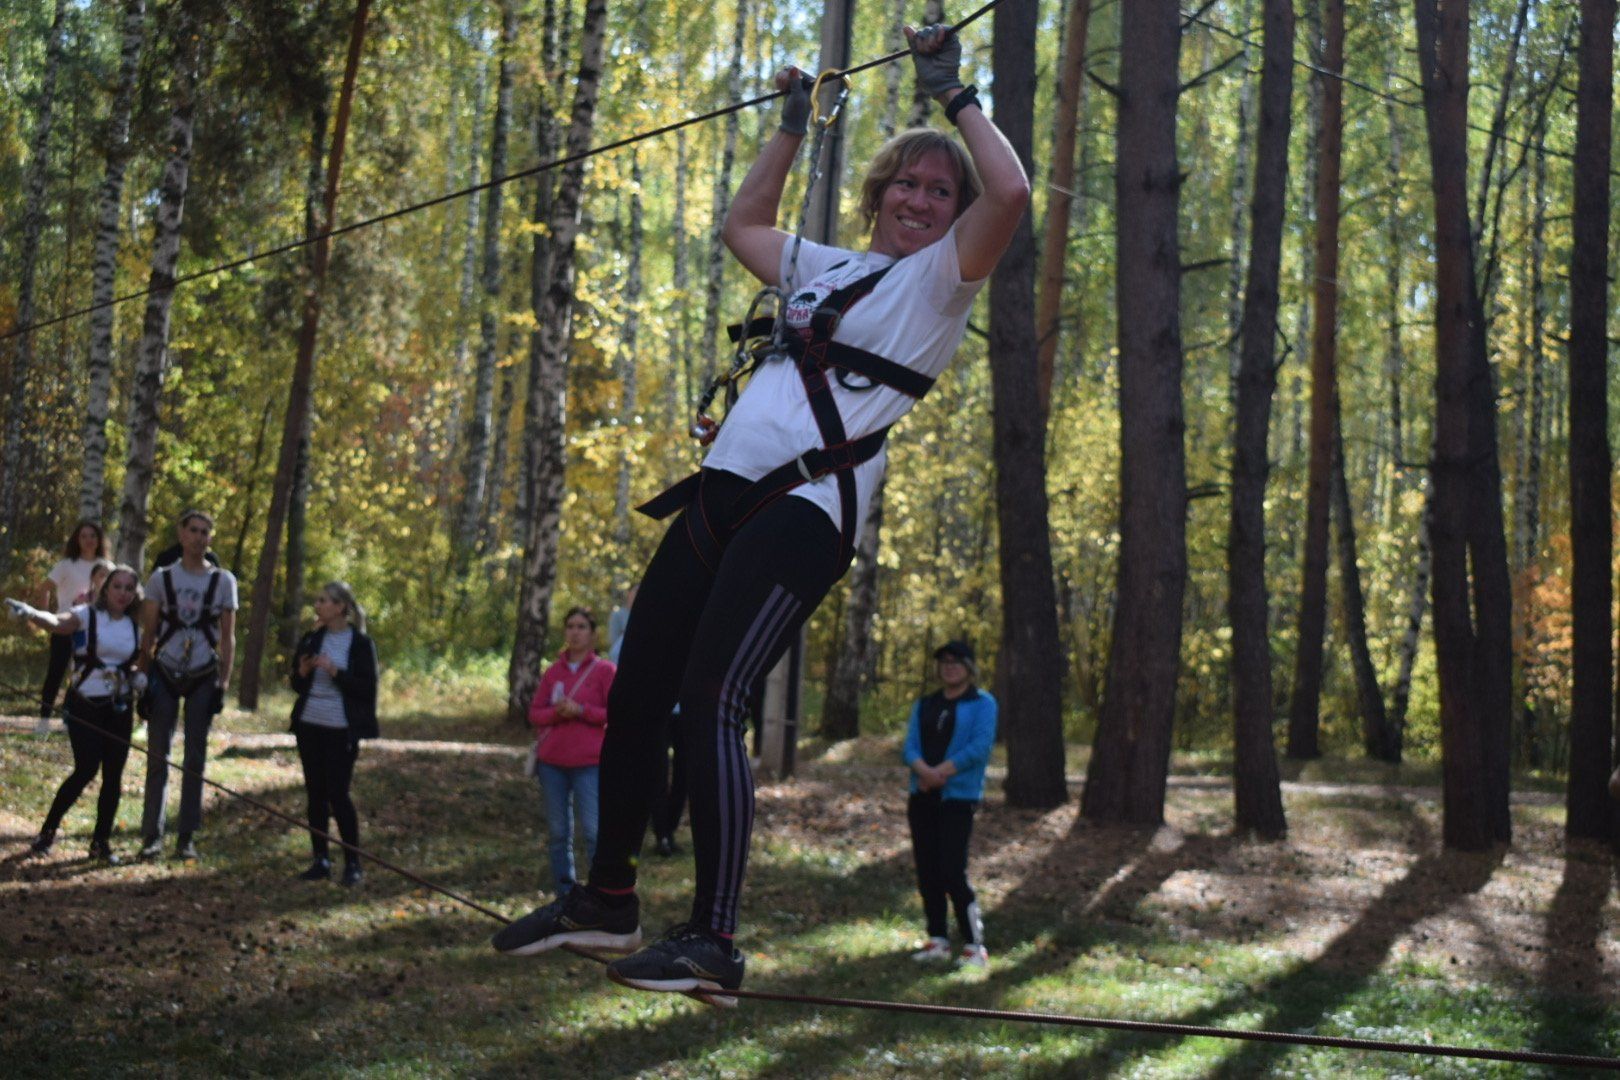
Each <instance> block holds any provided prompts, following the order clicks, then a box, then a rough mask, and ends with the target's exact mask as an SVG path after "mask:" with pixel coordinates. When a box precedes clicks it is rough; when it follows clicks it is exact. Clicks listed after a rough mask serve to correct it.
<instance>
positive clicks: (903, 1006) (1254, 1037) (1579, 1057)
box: [0, 687, 1620, 1072]
mask: <svg viewBox="0 0 1620 1080" xmlns="http://www.w3.org/2000/svg"><path fill="white" fill-rule="evenodd" d="M0 689H7V688H5V687H0ZM73 722H74V723H79V724H83V725H84V726H85V727H87V728H89V729H90V730H92V731H95V732H98V733H99V734H101V735H102V736H104V737H106V738H109V739H112V740H113V741H115V742H119V743H122V744H123V745H125V746H127V747H129V748H130V749H131V750H135V751H138V752H140V753H142V754H146V755H147V756H151V752H150V751H149V750H147V749H146V748H145V747H143V746H137V745H136V744H135V743H134V742H132V741H130V740H128V739H124V738H120V737H119V736H117V735H115V734H113V733H112V732H110V731H107V730H106V729H104V728H101V727H99V726H97V725H96V724H92V723H90V722H89V721H86V720H81V719H79V718H78V717H74V718H73ZM166 764H167V765H168V766H169V768H171V769H174V770H175V771H176V772H178V773H180V774H181V775H183V776H193V775H195V774H193V773H192V772H191V770H189V769H187V768H186V767H185V766H183V765H181V764H178V763H177V762H175V761H173V760H172V759H171V760H169V761H167V762H166ZM196 779H198V780H201V781H202V782H203V783H204V784H207V785H208V786H209V787H211V788H213V789H215V790H216V791H221V792H223V793H224V794H226V795H227V796H229V797H231V798H233V799H238V800H240V801H241V802H244V803H246V804H247V805H249V806H252V807H254V808H255V809H257V810H262V811H264V812H265V813H266V814H269V815H270V816H272V817H274V818H277V819H279V820H281V821H284V822H287V823H288V824H290V825H293V826H294V827H296V828H298V829H300V830H305V831H309V832H312V833H314V834H316V835H318V836H322V837H325V838H326V840H327V841H328V842H329V843H333V844H337V845H338V846H339V847H341V848H343V849H344V850H345V851H349V852H353V853H354V854H355V855H356V856H358V857H360V858H362V859H367V860H370V861H371V862H372V863H374V864H376V865H377V866H380V867H382V868H383V869H384V870H388V871H391V872H393V873H395V874H398V875H400V876H401V877H403V878H405V879H406V880H407V881H410V882H412V883H413V884H416V885H419V886H421V887H422V888H425V889H429V890H431V891H433V892H436V893H438V894H439V895H441V896H445V897H448V898H449V899H451V900H454V901H455V902H456V903H458V904H462V905H464V906H466V907H468V908H471V909H472V910H473V911H476V912H478V913H479V914H480V915H485V916H487V917H489V918H491V919H494V920H495V921H496V922H499V923H501V924H503V925H506V924H510V923H511V922H512V920H511V919H509V918H508V917H507V916H505V915H502V914H501V913H500V912H498V911H496V910H495V909H493V908H491V907H487V906H485V905H484V904H480V903H479V902H478V901H476V900H473V899H471V898H469V897H466V896H463V895H462V894H461V893H458V892H456V891H455V890H453V889H450V888H448V887H446V886H444V885H440V884H438V883H437V882H435V881H431V880H429V879H428V878H425V877H423V876H422V875H420V874H417V873H415V872H413V871H411V870H407V869H406V868H404V867H402V866H399V865H397V864H395V863H392V862H390V861H388V860H387V859H384V858H382V857H380V856H378V855H374V854H372V853H371V852H369V851H366V850H364V849H363V848H360V847H356V846H355V845H353V844H348V843H345V842H344V841H343V840H342V839H341V838H339V837H336V836H332V835H331V834H329V833H326V832H322V831H321V830H318V829H310V827H309V825H308V823H307V822H302V821H299V820H298V819H297V818H295V817H293V816H292V815H291V814H287V813H283V812H282V811H280V810H277V809H276V808H275V807H273V806H270V805H268V804H266V803H264V802H261V801H260V800H258V799H255V798H253V797H252V796H251V795H246V794H244V793H242V792H240V791H236V790H234V789H232V788H229V787H226V786H225V785H224V784H221V783H218V782H217V781H214V780H210V779H208V778H207V777H205V776H196ZM563 948H564V949H566V950H567V951H568V952H571V953H573V954H575V955H576V956H581V957H584V958H585V959H588V960H594V961H595V962H597V963H599V964H604V965H605V964H607V963H608V961H607V960H605V959H604V958H603V957H602V956H600V955H599V954H597V953H594V952H592V951H590V950H588V949H582V948H577V947H573V946H563ZM715 994H716V996H719V992H715ZM723 994H724V996H726V997H733V998H739V999H747V1000H749V1001H769V1002H776V1003H779V1004H785V1005H813V1006H819V1007H822V1008H834V1009H861V1010H866V1011H869V1012H896V1013H910V1014H913V1015H921V1016H944V1017H952V1018H955V1019H965V1020H983V1021H987V1022H996V1023H1012V1024H1047V1025H1056V1026H1061V1027H1083V1028H1097V1029H1103V1030H1110V1031H1127V1032H1134V1033H1137V1034H1147V1035H1177V1036H1181V1037H1184V1038H1210V1039H1228V1040H1237V1041H1241V1042H1261V1043H1272V1044H1277V1045H1284V1046H1321V1047H1328V1048H1332V1049H1339V1050H1362V1051H1375V1052H1382V1053H1396V1054H1415V1055H1420V1056H1425V1057H1454V1058H1467V1059H1472V1060H1478V1061H1508V1062H1515V1063H1520V1064H1527V1065H1551V1066H1557V1067H1561V1068H1574V1069H1596V1070H1602V1071H1606V1072H1620V1058H1606V1057H1598V1056H1596V1055H1591V1054H1560V1053H1549V1052H1544V1051H1539V1050H1493V1049H1489V1048H1484V1047H1471V1046H1453V1045H1447V1044H1444V1043H1411V1042H1392V1041H1387V1040H1382V1039H1353V1038H1348V1037H1342V1036H1337V1035H1312V1034H1306V1033H1299V1032H1290V1031H1252V1030H1246V1029H1242V1028H1220V1027H1210V1026H1207V1025H1202V1024H1176V1023H1169V1022H1163V1021H1155V1020H1121V1019H1114V1018H1109V1017H1096V1016H1066V1015H1063V1014H1061V1013H1039V1012H1020V1011H1014V1010H1007V1009H979V1008H970V1007H968V1006H963V1005H929V1004H924V1003H921V1002H908V1001H880V1000H870V999H862V998H841V997H826V996H823V995H818V994H788V993H778V992H773V991H768V990H743V989H740V988H739V989H736V990H726V991H724V992H723ZM687 996H690V997H693V998H695V999H697V1000H700V1001H706V997H705V994H704V993H702V992H698V991H693V992H691V993H689V994H688V995H687Z"/></svg>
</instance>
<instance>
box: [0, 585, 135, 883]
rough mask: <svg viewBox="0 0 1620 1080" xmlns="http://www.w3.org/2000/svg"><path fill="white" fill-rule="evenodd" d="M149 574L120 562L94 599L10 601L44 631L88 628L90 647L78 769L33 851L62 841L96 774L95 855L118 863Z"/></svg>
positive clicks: (83, 678)
mask: <svg viewBox="0 0 1620 1080" xmlns="http://www.w3.org/2000/svg"><path fill="white" fill-rule="evenodd" d="M140 603H141V579H140V576H139V575H138V574H136V572H135V570H134V568H133V567H129V566H115V567H114V568H113V569H112V570H111V571H110V572H109V573H108V574H107V578H106V580H105V581H103V582H102V585H101V590H100V591H99V592H98V593H97V594H96V596H95V597H94V599H93V600H90V601H88V602H86V603H81V604H77V605H75V606H74V607H72V608H70V609H68V610H65V611H61V612H57V613H56V614H54V615H53V614H51V613H50V612H48V611H40V610H39V609H38V608H34V607H30V606H29V605H27V604H24V603H20V602H19V601H16V600H7V601H6V605H7V606H8V607H9V608H10V609H11V611H12V614H14V615H16V616H17V617H18V618H20V619H26V620H27V621H29V622H31V623H33V624H34V625H35V626H37V627H39V628H41V629H42V630H47V631H49V632H50V633H52V634H55V635H57V636H59V637H63V638H67V639H71V638H72V637H73V636H74V635H75V634H76V633H78V632H83V634H84V648H83V650H82V651H80V652H77V653H76V654H75V656H74V660H75V663H76V668H77V670H76V671H75V673H74V677H73V681H72V682H71V683H70V684H69V686H68V695H67V705H66V707H65V709H64V715H65V716H66V719H67V730H68V740H69V741H70V742H71V743H72V745H73V772H72V773H71V774H70V775H69V776H68V778H67V779H66V780H64V781H62V786H61V787H60V788H58V789H57V791H56V798H55V799H53V800H52V801H51V808H50V810H49V811H48V812H47V813H46V815H45V824H44V825H42V826H41V827H40V830H39V836H37V837H35V839H34V842H33V843H32V844H31V845H30V850H32V852H33V853H34V854H35V855H45V854H48V853H49V852H50V850H51V846H52V845H53V844H54V843H55V842H56V830H57V829H59V828H61V825H62V818H63V817H64V816H66V814H67V812H68V810H69V809H71V808H72V806H73V804H74V802H76V801H77V800H78V798H79V796H80V795H81V794H83V792H84V789H85V788H86V787H87V786H88V785H89V783H90V781H91V780H93V779H95V775H96V773H97V772H98V771H99V772H100V773H101V794H100V796H99V797H98V798H97V800H96V827H95V831H94V832H93V833H91V839H90V857H91V858H92V859H96V860H99V861H101V862H104V863H111V864H117V863H118V862H119V859H118V856H117V855H115V854H114V853H113V850H112V827H113V820H114V818H116V817H117V816H118V796H119V785H120V783H121V782H122V780H123V775H124V762H125V761H126V760H127V759H128V758H129V737H130V734H131V733H132V732H133V731H134V729H135V714H134V708H133V706H134V702H135V699H136V698H137V697H139V696H140V694H141V691H143V690H144V689H146V676H145V675H143V674H141V673H140V672H138V671H136V670H135V665H136V662H137V661H138V660H139V659H140V641H141V633H140V627H139V625H138V624H137V621H136V619H135V613H136V612H137V611H139V610H140Z"/></svg>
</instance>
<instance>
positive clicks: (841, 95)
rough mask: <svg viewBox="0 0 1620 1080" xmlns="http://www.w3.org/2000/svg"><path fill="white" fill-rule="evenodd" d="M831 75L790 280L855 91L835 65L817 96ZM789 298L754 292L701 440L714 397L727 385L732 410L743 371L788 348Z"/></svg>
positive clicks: (815, 98)
mask: <svg viewBox="0 0 1620 1080" xmlns="http://www.w3.org/2000/svg"><path fill="white" fill-rule="evenodd" d="M829 79H836V80H837V85H838V89H837V92H836V93H835V94H834V95H833V99H832V104H831V105H830V106H829V107H828V109H827V111H826V112H825V113H821V114H819V115H817V116H816V118H815V125H816V137H815V139H814V140H813V141H812V143H811V146H810V178H809V180H808V181H806V183H805V185H804V202H803V203H802V204H801V205H800V207H799V227H798V229H796V230H795V231H794V233H793V247H792V248H791V249H790V250H789V252H788V272H787V277H786V278H784V279H783V283H784V284H786V283H787V282H789V281H792V280H793V274H794V272H795V271H796V270H797V269H798V266H799V248H800V246H801V245H802V244H803V243H804V229H805V224H806V222H807V221H808V220H809V217H810V198H811V195H812V194H813V193H814V191H815V189H816V182H817V181H818V180H820V179H821V149H822V145H823V144H824V143H825V142H826V139H827V132H828V130H829V129H830V128H831V127H832V126H833V125H834V124H836V123H837V122H838V118H839V116H840V115H841V114H842V112H843V109H844V101H845V99H847V98H848V97H849V79H848V78H846V77H845V76H844V75H843V74H842V73H841V72H838V71H834V70H830V69H829V70H827V71H823V72H822V73H821V74H820V75H817V76H816V79H815V82H814V83H813V84H812V85H811V87H810V100H811V101H812V102H814V103H816V104H818V105H819V104H820V102H821V87H822V84H823V83H825V82H827V81H828V80H829ZM768 300H774V301H775V304H776V313H775V316H774V318H773V319H772V320H771V325H770V333H769V335H766V334H764V333H762V332H760V331H761V330H762V329H763V325H764V317H763V316H761V315H760V314H759V312H760V309H761V307H762V306H763V305H764V304H765V303H766V301H768ZM786 300H787V297H786V295H785V294H784V293H783V292H782V290H781V289H779V288H777V287H776V286H774V285H767V286H765V287H764V288H763V289H761V290H759V292H757V293H755V294H754V299H753V301H752V302H750V303H749V305H748V314H747V316H746V317H745V318H744V319H743V322H742V327H741V329H740V330H739V331H738V333H737V348H736V351H735V352H733V353H732V357H731V367H730V368H728V369H727V370H726V371H724V372H722V373H720V374H719V375H716V376H715V377H714V379H713V380H712V381H711V382H710V383H709V385H708V388H707V389H705V390H704V391H703V396H702V397H701V398H700V399H699V400H698V404H697V416H696V418H695V419H694V420H693V421H692V426H691V428H690V429H688V434H690V435H691V436H692V438H694V439H696V440H697V441H698V442H699V443H700V444H701V445H703V446H708V445H709V444H710V443H712V442H713V441H714V438H715V436H716V435H718V434H719V433H720V421H718V420H716V419H714V418H713V417H712V416H710V415H709V407H710V406H711V405H713V404H714V399H715V397H716V396H718V394H719V393H720V390H721V388H722V387H723V388H724V389H725V391H726V408H727V409H728V410H729V409H730V408H731V406H732V405H733V404H735V403H736V400H737V392H738V391H737V384H738V382H739V381H740V380H741V379H742V378H743V376H745V375H747V374H748V373H749V372H751V371H753V370H754V369H755V368H756V367H758V366H759V365H760V363H761V362H762V361H764V360H765V359H766V358H767V357H769V356H771V355H772V354H775V353H780V352H781V351H782V348H783V343H784V342H785V340H786V334H787V303H786Z"/></svg>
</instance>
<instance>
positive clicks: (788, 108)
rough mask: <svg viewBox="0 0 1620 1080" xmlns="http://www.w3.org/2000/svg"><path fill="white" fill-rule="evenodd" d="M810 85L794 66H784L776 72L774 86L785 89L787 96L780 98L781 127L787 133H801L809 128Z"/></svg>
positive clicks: (808, 80) (807, 79)
mask: <svg viewBox="0 0 1620 1080" xmlns="http://www.w3.org/2000/svg"><path fill="white" fill-rule="evenodd" d="M812 85H813V84H812V83H811V81H810V79H809V78H808V77H807V76H806V75H805V73H804V72H802V71H800V70H799V69H798V68H796V67H785V68H783V69H782V70H781V71H778V72H777V73H776V88H777V89H778V90H785V91H787V97H785V98H784V99H783V100H782V123H781V128H782V130H783V131H785V132H787V133H788V134H789V135H803V134H804V133H805V132H807V131H809V130H810V110H811V104H812V103H811V101H810V87H811V86H812Z"/></svg>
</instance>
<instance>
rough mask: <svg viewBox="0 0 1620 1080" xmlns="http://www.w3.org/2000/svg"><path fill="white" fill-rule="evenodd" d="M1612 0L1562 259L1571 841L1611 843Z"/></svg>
mask: <svg viewBox="0 0 1620 1080" xmlns="http://www.w3.org/2000/svg"><path fill="white" fill-rule="evenodd" d="M1614 19H1615V0H1581V43H1580V76H1579V82H1578V83H1577V88H1576V118H1575V167H1574V173H1575V218H1574V223H1573V229H1572V233H1573V235H1574V245H1573V248H1572V250H1571V252H1570V261H1569V314H1570V327H1569V329H1570V335H1569V493H1570V497H1569V501H1570V518H1571V520H1570V540H1571V542H1572V547H1573V555H1574V573H1573V575H1572V577H1571V579H1570V593H1571V596H1573V598H1574V601H1573V607H1574V611H1573V615H1574V637H1575V647H1574V654H1575V655H1574V668H1575V671H1574V694H1573V700H1572V702H1571V712H1570V725H1569V792H1568V806H1569V818H1568V821H1569V824H1568V832H1569V835H1570V836H1585V837H1592V838H1595V839H1612V838H1614V837H1615V836H1616V835H1620V833H1617V830H1616V825H1617V824H1620V821H1617V814H1616V808H1615V804H1614V802H1613V801H1612V800H1611V799H1609V797H1608V791H1607V788H1606V784H1607V780H1608V775H1607V774H1608V771H1609V767H1610V764H1611V762H1612V761H1613V760H1614V748H1613V739H1614V715H1613V704H1614V703H1613V698H1612V696H1611V691H1612V687H1613V679H1614V654H1613V649H1614V629H1613V623H1612V621H1611V618H1612V617H1611V614H1610V610H1609V607H1610V603H1611V601H1612V598H1613V595H1614V591H1613V590H1614V579H1613V577H1612V576H1611V575H1612V573H1613V563H1612V560H1613V557H1614V518H1613V515H1614V511H1613V506H1612V501H1611V491H1612V484H1613V479H1614V465H1613V460H1612V457H1611V454H1610V451H1609V410H1608V358H1609V357H1608V353H1609V349H1608V346H1609V341H1608V310H1609V307H1608V305H1609V286H1608V274H1609V252H1608V244H1609V220H1610V213H1609V198H1610V181H1609V153H1610V125H1611V124H1612V122H1613V113H1614V90H1613V79H1614Z"/></svg>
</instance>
